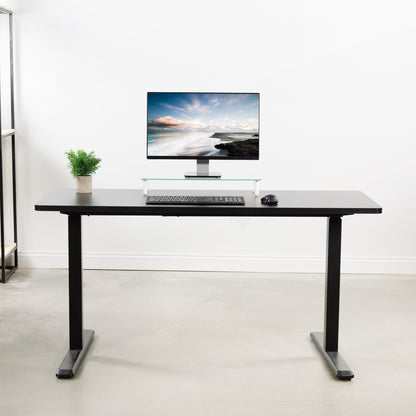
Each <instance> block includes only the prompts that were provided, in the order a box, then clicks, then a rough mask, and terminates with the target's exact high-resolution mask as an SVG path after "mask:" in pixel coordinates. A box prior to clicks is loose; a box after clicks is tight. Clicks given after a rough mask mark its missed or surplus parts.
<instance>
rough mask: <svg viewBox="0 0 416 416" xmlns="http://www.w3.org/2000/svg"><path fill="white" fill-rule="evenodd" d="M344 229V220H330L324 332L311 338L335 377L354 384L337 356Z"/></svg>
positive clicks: (334, 218)
mask: <svg viewBox="0 0 416 416" xmlns="http://www.w3.org/2000/svg"><path fill="white" fill-rule="evenodd" d="M341 227H342V219H341V217H329V218H328V231H327V252H326V283H325V329H324V332H323V333H322V332H312V333H311V337H312V340H313V341H314V343H315V344H316V346H317V347H318V348H319V351H320V352H321V354H322V355H323V357H324V358H325V360H326V361H327V362H328V364H329V366H330V367H331V369H332V371H333V372H334V374H335V376H336V377H337V378H338V379H340V380H351V379H352V378H353V377H354V373H353V372H352V370H351V369H350V368H349V367H348V365H347V363H346V362H345V361H344V359H343V358H342V357H341V354H340V353H339V352H338V326H339V289H340V269H341Z"/></svg>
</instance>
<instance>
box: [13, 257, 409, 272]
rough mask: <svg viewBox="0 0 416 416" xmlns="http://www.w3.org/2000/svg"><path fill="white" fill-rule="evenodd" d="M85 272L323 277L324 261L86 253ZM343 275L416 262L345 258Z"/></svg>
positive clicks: (46, 264)
mask: <svg viewBox="0 0 416 416" xmlns="http://www.w3.org/2000/svg"><path fill="white" fill-rule="evenodd" d="M19 265H20V267H27V268H66V267H68V258H67V254H66V253H64V252H61V253H51V252H20V253H19ZM83 265H84V268H85V269H116V270H188V271H236V272H288V273H323V272H324V271H325V260H324V258H323V257H258V256H257V257H255V256H198V255H176V254H175V255H171V254H160V255H159V254H134V253H85V254H84V256H83ZM342 272H343V273H357V274H358V273H360V274H373V273H375V274H414V275H416V259H406V258H343V259H342Z"/></svg>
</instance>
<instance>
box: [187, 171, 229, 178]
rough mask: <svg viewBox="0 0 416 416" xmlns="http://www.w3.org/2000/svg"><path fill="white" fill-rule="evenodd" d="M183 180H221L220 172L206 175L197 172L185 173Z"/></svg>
mask: <svg viewBox="0 0 416 416" xmlns="http://www.w3.org/2000/svg"><path fill="white" fill-rule="evenodd" d="M185 178H207V179H209V178H211V179H219V178H221V172H210V173H209V174H208V175H204V174H200V173H198V172H185Z"/></svg>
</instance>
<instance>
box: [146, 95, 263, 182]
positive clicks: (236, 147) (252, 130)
mask: <svg viewBox="0 0 416 416" xmlns="http://www.w3.org/2000/svg"><path fill="white" fill-rule="evenodd" d="M259 98H260V94H258V93H195V92H192V93H189V92H188V93H185V92H148V93H147V158H148V159H195V160H196V161H197V171H196V172H192V173H186V174H185V176H187V177H192V176H195V177H206V176H208V177H219V176H220V174H216V173H211V174H210V173H209V164H208V163H209V160H211V159H221V160H231V159H235V160H248V159H249V160H256V159H258V158H259V106H260V105H259V104H260V99H259Z"/></svg>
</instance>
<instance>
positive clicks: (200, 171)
mask: <svg viewBox="0 0 416 416" xmlns="http://www.w3.org/2000/svg"><path fill="white" fill-rule="evenodd" d="M185 178H221V173H220V172H211V173H210V172H209V160H208V159H197V160H196V172H185Z"/></svg>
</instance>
